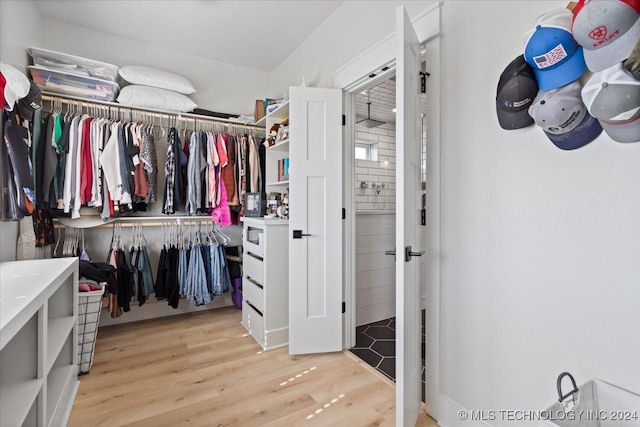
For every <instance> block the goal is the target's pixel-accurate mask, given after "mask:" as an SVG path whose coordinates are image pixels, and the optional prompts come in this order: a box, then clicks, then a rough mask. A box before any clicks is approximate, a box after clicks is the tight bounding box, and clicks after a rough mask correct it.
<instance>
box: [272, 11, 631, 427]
mask: <svg viewBox="0 0 640 427" xmlns="http://www.w3.org/2000/svg"><path fill="white" fill-rule="evenodd" d="M406 3H407V6H408V7H409V8H410V9H411V10H413V11H416V10H418V9H420V10H425V9H427V8H428V7H429V5H430V4H431V3H430V2H406ZM375 4H376V7H371V6H372V5H371V4H367V3H364V2H349V1H347V2H345V3H344V4H343V5H341V7H340V8H339V9H338V10H337V11H336V13H335V14H334V15H332V16H330V17H329V18H328V19H327V21H325V23H324V24H323V26H321V27H320V28H318V30H316V31H315V32H314V33H313V34H312V35H311V36H310V37H309V38H308V39H307V40H306V41H305V43H303V44H302V45H301V46H300V47H299V48H298V49H297V51H296V52H295V53H294V54H293V55H291V56H290V57H289V58H287V60H286V61H285V62H283V64H282V65H281V66H280V67H279V68H278V69H277V70H276V72H275V73H274V75H273V76H272V80H271V82H272V83H271V84H272V92H277V91H281V90H283V89H284V88H286V86H287V85H289V84H293V85H295V84H298V83H299V80H300V76H301V75H302V74H304V75H305V77H306V80H307V82H314V83H315V84H316V85H318V86H332V82H331V75H330V73H331V71H332V70H336V69H337V68H339V67H340V66H342V65H344V64H345V63H347V62H348V61H350V60H351V59H352V58H354V57H356V56H357V55H358V54H360V53H361V52H363V51H364V50H366V49H367V48H369V47H371V46H372V45H373V44H374V43H375V42H377V41H378V40H379V39H381V38H383V37H384V36H385V35H387V34H389V33H391V32H392V31H393V17H394V14H393V13H392V11H391V9H392V6H391V5H389V4H387V3H378V2H376V3H375ZM379 4H380V6H378V5H379ZM565 5H566V2H561V1H536V2H528V1H513V2H503V1H495V2H488V1H476V2H470V1H446V2H445V4H444V6H443V8H442V19H441V25H442V27H441V28H442V33H441V34H442V35H441V52H442V63H441V64H440V67H439V69H438V67H437V66H436V67H433V68H430V69H429V70H428V71H430V72H432V73H434V72H435V73H440V78H441V81H442V87H441V97H440V99H441V104H440V115H441V123H440V125H441V126H440V127H441V141H440V156H439V157H438V158H437V159H436V160H434V161H438V162H439V164H440V168H441V175H440V181H441V183H440V185H441V188H440V194H441V206H430V207H428V208H429V209H432V210H437V211H438V213H439V216H440V218H441V219H442V223H441V228H440V239H441V253H440V254H438V256H437V259H439V260H440V265H439V267H440V271H441V283H440V287H441V293H442V300H441V304H440V310H441V332H440V333H441V337H440V345H441V347H440V351H439V359H440V363H441V365H440V368H441V369H440V372H439V373H438V376H439V383H440V393H441V395H442V402H450V403H452V405H451V406H452V407H456V406H458V407H463V408H467V409H485V410H491V409H493V410H500V409H512V410H528V409H531V410H536V409H544V408H546V407H547V406H549V405H550V404H551V403H552V402H553V401H554V398H555V397H554V396H555V393H556V392H555V380H556V378H557V376H558V374H559V373H560V372H562V371H564V370H569V371H571V372H572V373H573V374H574V375H575V376H576V378H577V380H578V382H580V383H582V382H586V381H588V380H589V379H591V378H594V377H598V378H601V379H604V380H606V381H609V382H612V383H614V384H618V385H620V386H622V387H625V388H627V389H630V390H633V391H635V392H638V393H640V364H639V363H638V362H637V358H638V354H640V334H639V333H638V326H639V325H640V263H638V259H640V244H639V242H640V221H638V218H637V212H639V211H640V193H639V192H638V188H640V168H638V164H640V143H637V144H619V143H616V142H614V141H612V140H611V139H609V138H608V137H607V136H605V135H602V136H600V137H599V138H598V139H597V140H596V141H594V142H592V143H591V144H589V145H587V146H585V147H583V148H581V149H579V150H576V151H571V152H566V151H562V150H560V149H558V148H556V147H555V146H554V145H553V144H551V142H550V141H549V140H548V139H547V138H546V137H545V136H544V134H543V133H542V132H541V131H540V129H537V128H535V127H531V128H528V129H524V130H519V131H511V132H508V131H504V130H502V129H501V128H500V127H499V126H498V123H497V120H496V117H495V95H496V94H495V91H496V85H497V80H498V78H499V76H500V73H501V72H502V70H503V68H504V67H505V66H506V64H508V63H509V62H510V61H511V60H512V59H513V58H514V57H515V56H517V55H518V54H519V53H521V51H522V39H523V35H524V33H525V32H526V31H527V30H528V28H529V25H530V23H531V22H532V21H533V20H534V19H535V18H536V17H537V16H539V15H540V14H542V13H544V12H546V11H548V10H551V9H553V8H556V7H563V6H565ZM410 16H415V15H414V14H412V13H410ZM497 16H502V17H508V19H501V20H500V24H499V25H494V23H495V22H497V21H496V17H497ZM372 22H375V25H371V24H370V23H372ZM427 122H428V120H427ZM428 150H429V151H428V153H427V157H429V153H430V152H433V150H434V148H433V147H432V146H431V147H429V148H428ZM427 234H428V235H429V233H428V231H427ZM429 236H430V237H429V238H430V239H433V235H429ZM429 246H431V245H429ZM442 407H445V406H444V405H443V406H442ZM441 416H442V418H441V420H440V421H441V422H443V423H444V424H445V425H460V426H463V425H467V426H468V425H470V423H469V422H468V421H467V422H462V421H459V420H457V419H456V413H455V412H454V411H453V412H446V413H445V412H443V413H442V414H441ZM471 424H473V423H471ZM491 424H494V425H513V424H514V422H513V421H511V422H508V421H500V420H495V421H492V422H491ZM521 424H522V425H535V424H536V423H535V422H529V423H526V422H523V423H518V425H521Z"/></svg>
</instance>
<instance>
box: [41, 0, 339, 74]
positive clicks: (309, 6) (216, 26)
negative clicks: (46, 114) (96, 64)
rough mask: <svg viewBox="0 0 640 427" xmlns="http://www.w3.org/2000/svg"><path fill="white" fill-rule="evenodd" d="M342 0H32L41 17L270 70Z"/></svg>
mask: <svg viewBox="0 0 640 427" xmlns="http://www.w3.org/2000/svg"><path fill="white" fill-rule="evenodd" d="M340 3H342V1H330V0H321V1H314V0H305V1H287V0H235V1H220V0H180V1H177V0H173V1H169V0H91V1H77V0H36V1H35V4H36V7H37V8H38V11H39V12H40V15H41V16H42V17H43V18H48V19H52V20H55V21H61V22H65V23H68V24H72V25H77V26H80V27H85V28H89V29H93V30H97V31H101V32H105V33H109V34H113V35H117V36H122V37H125V38H128V39H133V40H136V41H139V42H145V43H150V44H153V45H157V46H162V47H165V48H170V49H174V50H178V51H181V52H186V53H191V54H193V55H198V56H201V57H205V58H210V59H214V60H217V61H221V62H225V63H228V64H234V65H239V66H243V67H247V68H251V69H254V70H260V71H265V72H272V71H273V70H274V69H275V68H276V67H277V66H278V65H280V64H281V63H282V61H284V59H286V58H287V57H288V56H289V55H290V54H291V53H292V52H293V51H294V50H295V48H296V47H297V46H299V45H300V44H301V43H302V42H303V41H304V40H305V39H306V38H307V37H308V36H309V35H310V34H311V33H312V32H313V31H314V30H315V29H316V28H317V27H318V26H319V25H320V24H321V23H322V22H323V21H324V20H325V19H326V18H327V17H328V16H329V15H330V14H331V13H333V11H335V9H336V8H337V7H338V6H339V5H340Z"/></svg>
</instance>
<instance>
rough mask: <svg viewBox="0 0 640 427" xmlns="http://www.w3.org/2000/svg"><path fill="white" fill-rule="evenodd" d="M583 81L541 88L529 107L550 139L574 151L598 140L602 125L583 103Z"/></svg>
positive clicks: (559, 145)
mask: <svg viewBox="0 0 640 427" xmlns="http://www.w3.org/2000/svg"><path fill="white" fill-rule="evenodd" d="M581 89H582V85H581V84H580V82H577V81H575V82H573V83H569V84H568V85H565V86H562V87H560V88H558V89H553V90H549V91H544V90H541V91H540V92H538V95H537V96H536V98H535V99H534V100H533V103H532V104H531V107H529V114H530V115H531V117H533V119H534V120H535V122H536V125H538V126H539V127H541V128H542V130H543V131H544V133H545V135H547V138H549V140H551V142H553V144H554V145H555V146H556V147H558V148H561V149H563V150H575V149H576V148H580V147H583V146H585V145H587V144H588V143H590V142H591V141H593V140H594V139H596V138H597V137H598V135H600V133H602V126H600V123H598V120H596V119H595V118H593V117H592V116H591V115H590V114H589V112H588V111H587V107H586V106H585V105H584V103H583V102H582V98H581V97H580V90H581Z"/></svg>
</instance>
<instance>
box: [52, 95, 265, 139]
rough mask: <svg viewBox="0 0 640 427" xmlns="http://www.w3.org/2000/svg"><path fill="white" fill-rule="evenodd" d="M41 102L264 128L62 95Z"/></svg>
mask: <svg viewBox="0 0 640 427" xmlns="http://www.w3.org/2000/svg"><path fill="white" fill-rule="evenodd" d="M42 100H43V101H48V102H51V104H52V108H53V106H55V105H56V103H59V104H61V105H67V106H70V107H76V108H85V109H89V110H92V111H94V112H96V113H100V112H106V113H107V114H114V115H117V116H119V117H122V116H123V115H125V114H126V115H128V116H129V117H130V118H132V117H134V116H148V117H155V118H160V119H166V120H177V121H184V122H193V123H194V124H196V123H203V124H205V123H206V124H219V125H229V126H231V127H234V128H243V129H248V130H251V131H252V132H256V131H258V132H259V131H262V132H263V133H264V132H265V129H264V126H259V125H255V124H248V123H244V122H241V121H237V120H231V119H223V118H219V117H209V116H203V115H200V114H193V113H182V112H177V111H165V110H156V109H147V108H138V107H127V106H125V105H121V104H118V103H115V102H106V101H98V100H86V99H82V98H74V97H69V96H64V95H57V94H56V95H52V94H47V93H43V94H42Z"/></svg>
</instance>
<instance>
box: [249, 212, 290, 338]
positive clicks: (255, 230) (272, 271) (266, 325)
mask: <svg viewBox="0 0 640 427" xmlns="http://www.w3.org/2000/svg"><path fill="white" fill-rule="evenodd" d="M288 232H289V224H288V221H286V220H280V219H266V220H265V219H261V218H245V219H244V229H243V243H242V246H243V251H244V253H243V257H242V259H243V266H242V270H243V276H242V295H243V301H242V325H243V326H244V327H245V328H246V329H247V330H248V331H249V333H250V334H251V336H252V337H253V338H254V339H255V340H256V341H257V342H258V344H260V346H261V347H262V348H263V349H264V350H271V349H274V348H278V347H282V346H285V345H287V344H288V342H289V297H288V295H289V268H288V260H289V242H288Z"/></svg>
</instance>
